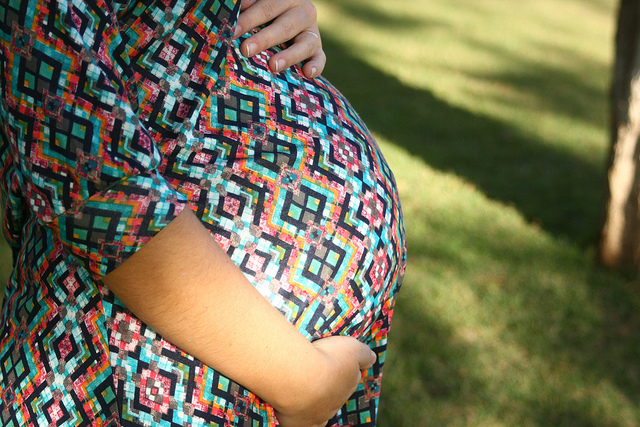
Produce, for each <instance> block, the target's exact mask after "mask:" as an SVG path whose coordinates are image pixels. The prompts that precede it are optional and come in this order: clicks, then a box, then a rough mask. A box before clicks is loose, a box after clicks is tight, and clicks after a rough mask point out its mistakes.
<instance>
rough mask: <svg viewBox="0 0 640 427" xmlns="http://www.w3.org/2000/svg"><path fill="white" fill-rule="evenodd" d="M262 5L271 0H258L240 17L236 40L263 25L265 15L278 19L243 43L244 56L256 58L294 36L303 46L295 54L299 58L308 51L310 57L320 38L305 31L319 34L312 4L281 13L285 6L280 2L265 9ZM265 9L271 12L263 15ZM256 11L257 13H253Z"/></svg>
mask: <svg viewBox="0 0 640 427" xmlns="http://www.w3.org/2000/svg"><path fill="white" fill-rule="evenodd" d="M262 2H268V0H258V2H257V3H256V4H255V5H254V6H253V7H251V8H249V9H247V10H246V11H245V12H243V13H242V14H241V15H240V17H239V18H238V23H237V26H236V32H235V34H234V37H239V36H240V35H242V34H243V33H244V32H246V31H247V30H249V29H251V28H255V27H258V26H259V25H262V24H264V23H265V22H261V21H262V20H263V19H266V16H270V17H271V19H273V18H275V20H274V21H273V23H271V24H270V25H268V26H266V27H265V28H263V29H262V30H260V31H259V32H258V33H256V34H254V35H252V36H251V37H249V38H248V39H247V40H245V41H244V42H242V46H241V49H242V53H243V54H245V55H247V56H253V55H255V54H256V53H258V52H262V51H263V50H265V49H269V48H271V47H273V46H277V45H279V44H283V43H286V42H288V41H290V40H293V39H294V37H295V38H296V39H298V38H300V39H301V41H300V43H301V45H302V46H300V47H299V48H298V51H297V52H296V53H295V54H297V55H298V56H300V53H301V52H304V49H307V50H308V51H309V52H311V54H313V53H314V52H315V51H316V50H317V49H318V47H320V38H319V36H318V37H316V36H314V35H313V34H311V33H307V32H305V30H303V29H307V30H309V31H313V32H314V34H315V35H318V30H317V25H316V12H315V7H314V6H313V4H311V3H305V4H304V6H299V7H295V8H292V9H288V10H280V8H281V7H282V5H281V4H280V3H278V4H277V5H273V6H269V7H266V6H265V5H263V4H262ZM265 8H266V9H267V10H268V12H263V11H264V10H265ZM254 11H258V12H255V13H254ZM271 19H269V20H271ZM266 22H268V21H266ZM314 30H315V31H314ZM295 44H297V43H296V40H294V45H295ZM287 50H288V49H287ZM310 56H311V55H310V54H309V53H307V54H305V55H303V58H302V59H306V58H309V57H310ZM298 62H299V61H298Z"/></svg>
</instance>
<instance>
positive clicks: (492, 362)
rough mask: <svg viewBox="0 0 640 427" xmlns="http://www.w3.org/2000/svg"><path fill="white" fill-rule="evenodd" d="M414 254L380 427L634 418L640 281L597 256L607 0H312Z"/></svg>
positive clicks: (609, 29) (609, 53)
mask: <svg viewBox="0 0 640 427" xmlns="http://www.w3.org/2000/svg"><path fill="white" fill-rule="evenodd" d="M316 5H317V7H318V10H319V17H320V24H321V31H322V40H323V43H324V47H325V51H326V53H327V56H328V65H327V69H326V70H325V73H324V75H325V76H326V77H327V78H328V79H329V80H330V81H331V82H332V83H333V84H334V85H335V86H336V87H338V89H340V90H341V91H342V92H343V93H344V94H345V95H346V96H347V98H348V99H349V100H350V101H351V103H352V104H353V106H354V107H355V109H356V110H357V111H358V112H359V113H360V115H361V116H362V118H363V119H364V121H365V122H366V123H367V125H368V126H369V128H370V129H371V131H372V132H373V133H374V135H375V136H376V138H377V139H378V141H379V143H380V145H381V148H382V150H383V152H384V153H385V156H386V157H387V160H388V162H389V164H390V165H391V168H392V170H394V172H395V176H396V179H397V184H398V187H399V190H400V196H401V200H402V205H403V208H404V214H405V221H406V229H407V238H408V250H409V264H408V267H407V275H406V278H405V282H404V286H403V289H402V291H401V292H400V295H399V298H398V302H397V305H396V312H395V315H394V320H393V324H392V329H391V335H390V344H389V353H388V359H387V366H386V367H385V378H384V380H383V383H382V400H381V406H380V417H379V418H380V419H379V426H381V427H386V426H392V427H395V426H411V427H414V426H639V425H640V334H639V331H638V329H639V326H640V284H639V283H638V281H637V279H636V278H635V277H633V276H629V275H627V276H624V275H622V274H619V273H612V272H609V271H607V270H605V269H602V268H600V267H597V266H596V263H595V262H594V257H595V253H596V241H597V238H598V234H599V229H600V227H601V225H602V224H601V222H602V214H603V206H604V199H605V187H606V165H607V159H608V155H609V145H610V137H609V87H610V84H611V78H612V67H613V56H614V36H615V28H616V13H617V7H618V2H617V1H615V0H535V1H521V0H429V1H425V0H396V1H387V0H317V2H316Z"/></svg>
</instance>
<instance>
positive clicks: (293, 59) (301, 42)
mask: <svg viewBox="0 0 640 427" xmlns="http://www.w3.org/2000/svg"><path fill="white" fill-rule="evenodd" d="M305 60H307V62H306V63H305V65H304V67H303V69H302V70H303V72H304V74H305V76H307V77H309V78H313V77H317V76H319V75H320V74H321V73H322V70H324V66H325V64H326V62H327V57H326V55H325V53H324V51H323V50H322V45H321V43H320V38H319V37H318V36H317V32H316V31H314V30H313V29H309V30H305V31H303V32H302V33H300V34H299V35H298V36H297V37H296V38H295V39H294V43H293V44H292V45H291V46H289V47H288V48H287V49H285V50H283V51H281V52H278V53H277V54H275V55H273V56H272V57H271V59H270V60H269V67H270V68H271V69H272V70H273V71H275V72H276V73H277V72H280V71H282V70H284V69H286V68H289V67H290V66H292V65H294V64H298V63H301V62H303V61H305Z"/></svg>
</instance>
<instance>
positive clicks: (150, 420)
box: [0, 0, 405, 427]
mask: <svg viewBox="0 0 640 427" xmlns="http://www.w3.org/2000/svg"><path fill="white" fill-rule="evenodd" d="M287 1H288V3H291V1H290V0H282V1H280V0H259V1H258V2H257V3H255V4H253V5H250V4H249V3H245V5H244V6H243V8H245V9H246V10H245V11H244V12H243V13H242V17H241V20H240V23H241V24H240V25H237V24H238V14H239V11H240V8H241V5H240V3H239V2H238V1H236V0H198V1H192V0H163V1H148V0H143V1H135V0H132V1H130V2H118V1H111V0H104V1H102V0H91V1H75V0H64V1H63V0H49V1H44V0H22V1H17V0H16V1H11V2H4V3H2V4H0V42H1V45H0V76H1V78H2V85H1V91H2V92H1V95H2V104H1V108H0V138H1V142H2V145H1V150H0V158H1V165H2V169H1V181H0V182H1V184H2V198H3V207H4V232H5V236H6V237H7V239H8V240H9V242H10V244H11V246H12V249H13V260H14V268H13V271H12V274H11V277H10V280H9V283H8V284H7V288H6V295H5V300H4V305H3V310H2V317H1V322H2V323H1V325H0V425H2V426H5V427H18V426H25V425H26V426H49V425H56V426H132V425H145V426H211V425H220V426H273V425H278V424H280V425H282V426H316V425H321V426H324V425H325V424H327V423H328V425H332V426H338V425H340V426H342V425H374V424H375V419H376V412H377V405H378V396H379V392H380V384H381V376H382V366H383V363H384V357H385V351H386V343H387V334H388V329H389V324H390V320H391V314H392V311H393V304H394V301H395V296H396V293H397V291H398V288H399V286H400V282H401V279H402V274H403V271H404V259H405V251H404V235H403V225H402V215H401V212H400V207H399V202H398V196H397V192H396V189H395V185H394V181H393V176H392V174H391V172H390V170H389V168H388V166H387V165H386V163H385V161H384V159H383V157H382V155H381V154H380V151H379V149H378V147H377V146H376V144H375V142H374V141H373V140H372V138H371V136H370V135H369V133H368V131H367V129H366V127H365V126H364V124H363V123H362V122H361V121H360V119H359V118H358V116H357V115H356V113H355V112H354V111H353V110H352V108H351V107H350V105H349V104H348V102H347V101H346V100H345V99H344V98H343V97H342V96H341V95H340V94H339V93H338V92H337V91H336V90H335V89H334V88H333V87H332V86H331V85H330V84H329V83H328V82H327V81H326V80H323V79H321V78H317V76H318V74H319V72H320V71H321V68H322V66H323V63H322V58H321V55H322V52H321V50H317V49H310V50H309V52H308V53H305V54H304V55H306V56H305V57H308V58H310V60H309V61H308V62H307V63H306V64H305V66H304V67H305V68H304V72H303V71H302V69H301V68H300V67H299V66H293V67H289V68H287V66H288V65H289V64H288V63H287V58H289V60H290V59H291V58H292V57H296V56H299V55H300V52H299V51H300V49H302V47H304V46H305V45H308V43H309V41H310V40H313V39H317V33H316V32H315V31H312V30H305V29H304V28H301V29H297V32H298V33H299V34H297V37H296V40H297V42H295V43H293V44H292V45H291V47H289V48H288V49H285V50H284V51H281V50H282V49H281V48H279V47H277V48H274V49H270V50H267V51H265V52H259V50H260V49H262V48H263V47H266V46H260V43H265V41H266V40H267V39H268V38H269V37H271V38H272V37H273V36H274V34H276V32H277V29H278V28H280V29H282V28H285V29H289V30H291V26H289V25H288V24H287V22H286V20H284V21H283V20H280V21H279V19H276V20H275V21H274V23H272V24H271V25H268V26H267V27H265V28H264V29H263V30H262V31H261V32H259V33H257V34H254V33H255V31H254V32H248V33H246V34H244V33H245V31H247V30H248V29H249V28H251V27H252V26H253V25H254V24H255V19H256V16H258V15H259V13H257V12H256V11H262V13H265V12H268V11H272V12H274V15H275V16H274V17H276V16H280V17H285V15H286V13H285V12H286V11H284V10H279V9H278V7H279V5H282V4H285V3H287ZM252 3H254V2H252ZM248 6H249V8H247V7H248ZM252 10H253V12H252ZM258 23H261V22H258ZM242 26H247V28H240V27H242ZM294 29H295V28H294ZM252 34H253V35H252ZM294 35H296V34H292V35H289V37H291V36H294ZM260 37H262V39H261V38H260ZM316 47H317V45H316ZM278 52H279V53H278ZM287 55H288V56H287ZM304 55H303V56H304ZM281 61H282V62H281ZM371 350H372V351H373V352H372V351H371ZM345 402H346V403H345Z"/></svg>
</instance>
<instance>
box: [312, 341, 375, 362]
mask: <svg viewBox="0 0 640 427" xmlns="http://www.w3.org/2000/svg"><path fill="white" fill-rule="evenodd" d="M313 345H314V346H315V347H316V348H317V349H318V350H320V351H322V352H323V353H325V354H327V355H329V356H333V355H340V356H341V357H345V356H346V357H348V358H350V359H351V360H354V359H355V360H356V361H357V362H358V366H359V367H360V369H361V370H362V369H369V368H370V367H371V366H373V364H374V363H375V362H376V359H377V358H378V356H377V355H376V354H375V353H374V352H373V351H372V350H371V349H370V348H369V346H368V345H366V344H363V343H361V342H360V341H358V340H357V339H355V338H353V337H345V336H332V337H327V338H321V339H319V340H316V341H314V342H313ZM334 357H335V356H334Z"/></svg>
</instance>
